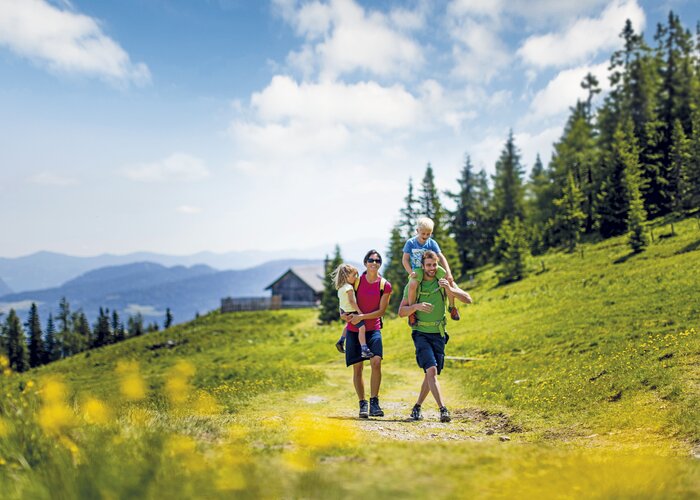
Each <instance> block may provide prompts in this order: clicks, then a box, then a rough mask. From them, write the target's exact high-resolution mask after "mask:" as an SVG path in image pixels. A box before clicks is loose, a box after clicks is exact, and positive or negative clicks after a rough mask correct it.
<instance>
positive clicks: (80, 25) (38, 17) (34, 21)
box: [0, 0, 150, 85]
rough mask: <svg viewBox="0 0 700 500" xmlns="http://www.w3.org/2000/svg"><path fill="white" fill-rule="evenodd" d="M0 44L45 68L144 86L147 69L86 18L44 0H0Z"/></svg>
mask: <svg viewBox="0 0 700 500" xmlns="http://www.w3.org/2000/svg"><path fill="white" fill-rule="evenodd" d="M0 45H4V46H7V47H8V48H10V49H11V50H12V51H13V52H15V53H17V54H18V55H20V56H23V57H26V58H28V59H30V60H32V61H36V62H39V63H40V64H44V65H46V66H48V68H49V69H50V70H51V71H54V72H60V73H70V74H73V73H78V74H84V75H90V76H97V77H100V78H102V79H105V80H108V81H110V82H113V83H117V84H128V83H134V84H137V85H141V84H145V83H148V82H149V81H150V72H149V70H148V67H147V66H146V65H145V64H143V63H138V64H134V63H132V62H131V60H130V58H129V55H128V54H127V53H126V52H125V51H124V49H122V48H121V47H120V46H119V44H117V43H116V42H115V41H114V40H112V39H111V38H109V37H108V36H106V35H105V34H104V33H103V32H102V29H101V27H100V25H99V23H98V22H97V21H96V20H94V19H93V18H91V17H88V16H86V15H83V14H78V13H75V12H70V11H68V10H61V9H59V8H58V7H56V6H54V5H51V4H49V3H47V2H46V1H44V0H2V1H0Z"/></svg>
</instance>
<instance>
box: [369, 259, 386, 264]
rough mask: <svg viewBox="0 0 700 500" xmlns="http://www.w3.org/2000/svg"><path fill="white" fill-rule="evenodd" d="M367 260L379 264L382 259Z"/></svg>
mask: <svg viewBox="0 0 700 500" xmlns="http://www.w3.org/2000/svg"><path fill="white" fill-rule="evenodd" d="M367 262H369V263H372V264H381V263H382V259H367Z"/></svg>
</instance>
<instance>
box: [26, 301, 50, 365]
mask: <svg viewBox="0 0 700 500" xmlns="http://www.w3.org/2000/svg"><path fill="white" fill-rule="evenodd" d="M26 328H27V334H28V335H29V366H30V367H31V368H35V367H37V366H40V365H42V364H44V359H45V358H46V354H45V351H44V341H43V339H42V333H41V321H40V320H39V310H38V309H37V307H36V304H35V303H34V302H32V305H31V306H30V308H29V314H28V316H27V323H26Z"/></svg>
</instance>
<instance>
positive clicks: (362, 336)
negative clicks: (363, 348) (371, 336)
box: [357, 325, 367, 345]
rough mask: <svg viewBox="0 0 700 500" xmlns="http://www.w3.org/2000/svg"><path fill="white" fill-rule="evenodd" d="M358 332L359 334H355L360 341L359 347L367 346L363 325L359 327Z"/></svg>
mask: <svg viewBox="0 0 700 500" xmlns="http://www.w3.org/2000/svg"><path fill="white" fill-rule="evenodd" d="M358 330H360V332H359V333H358V334H357V338H358V339H359V340H360V345H367V334H366V331H367V330H366V329H365V325H362V326H361V327H359V328H358Z"/></svg>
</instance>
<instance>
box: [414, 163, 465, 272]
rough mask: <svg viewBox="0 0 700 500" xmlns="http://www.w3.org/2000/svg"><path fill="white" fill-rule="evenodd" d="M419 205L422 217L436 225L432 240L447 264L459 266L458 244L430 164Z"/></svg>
mask: <svg viewBox="0 0 700 500" xmlns="http://www.w3.org/2000/svg"><path fill="white" fill-rule="evenodd" d="M418 205H419V207H420V210H421V212H422V214H421V215H422V216H425V217H429V218H430V219H432V221H433V223H434V224H435V227H434V228H433V236H432V238H433V239H434V240H435V241H436V242H437V243H438V245H440V252H441V253H442V255H443V256H444V257H445V259H446V260H447V263H448V264H449V265H450V266H457V265H458V262H459V255H458V253H457V244H456V242H455V240H454V238H453V236H452V234H451V233H450V227H449V224H448V214H447V211H446V210H445V209H444V208H443V206H442V202H441V201H440V195H439V193H438V189H437V186H436V185H435V175H434V174H433V167H432V166H431V165H430V163H428V166H427V167H426V169H425V175H424V176H423V182H422V183H421V192H420V197H419V198H418ZM450 270H451V268H450Z"/></svg>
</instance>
